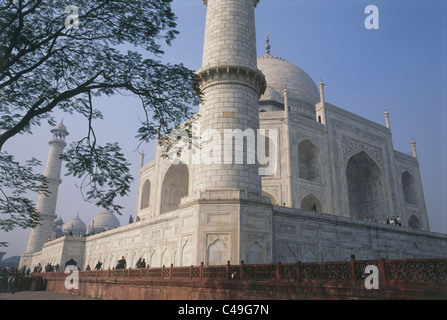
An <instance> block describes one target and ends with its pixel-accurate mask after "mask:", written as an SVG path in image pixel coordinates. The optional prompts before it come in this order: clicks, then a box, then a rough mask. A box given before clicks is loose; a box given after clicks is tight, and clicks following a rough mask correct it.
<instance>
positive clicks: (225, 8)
mask: <svg viewBox="0 0 447 320" xmlns="http://www.w3.org/2000/svg"><path fill="white" fill-rule="evenodd" d="M258 2H259V0H203V3H204V4H205V5H206V6H207V15H206V25H205V40H204V50H203V61H202V68H201V69H200V70H199V71H198V72H197V73H198V75H199V77H200V88H201V90H202V93H203V103H202V104H201V105H200V109H199V114H200V138H201V139H202V145H201V150H200V163H199V164H198V168H197V170H196V175H195V183H194V189H195V191H205V190H230V189H231V190H240V191H245V192H249V193H258V194H260V193H261V176H260V175H259V172H258V168H259V166H258V164H257V161H255V159H256V147H255V145H253V144H252V143H253V140H252V139H251V138H247V136H250V137H253V134H254V138H255V139H256V137H257V136H256V135H257V130H258V129H259V108H258V101H259V98H260V96H261V95H262V94H263V93H264V91H265V87H266V81H265V77H264V75H263V74H262V73H261V72H260V71H259V70H258V69H257V56H256V32H255V7H256V5H257V4H258ZM237 132H240V133H243V135H244V138H242V139H241V140H243V141H247V140H250V139H251V140H250V141H249V142H244V143H243V144H244V146H243V147H244V148H243V150H244V151H243V152H242V149H239V151H238V150H236V149H237V148H238V147H242V146H241V143H239V142H241V140H239V141H238V138H239V139H240V138H241V137H242V135H241V134H239V135H237ZM213 133H214V134H213ZM217 133H218V134H217ZM235 135H237V136H238V137H237V138H236V139H235V140H234V141H235V142H233V143H232V141H233V139H232V136H233V137H234V136H235ZM219 136H220V140H221V141H216V140H218V139H219V138H217V137H219ZM216 138H217V139H216ZM207 140H212V141H211V144H214V145H215V146H216V147H214V148H211V147H210V144H209V142H208V141H207ZM207 143H208V146H207V145H206V144H207ZM254 143H255V142H254ZM210 149H212V150H213V151H216V150H219V151H222V154H219V151H216V152H215V153H216V154H214V153H213V159H210V157H209V155H210ZM223 172H225V174H223ZM219 176H221V178H222V179H219Z"/></svg>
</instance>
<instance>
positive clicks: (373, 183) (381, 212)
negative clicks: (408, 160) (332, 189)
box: [346, 151, 388, 220]
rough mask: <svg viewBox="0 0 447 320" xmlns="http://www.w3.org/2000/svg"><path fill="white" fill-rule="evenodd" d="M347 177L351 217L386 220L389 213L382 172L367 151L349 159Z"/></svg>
mask: <svg viewBox="0 0 447 320" xmlns="http://www.w3.org/2000/svg"><path fill="white" fill-rule="evenodd" d="M346 179H347V187H348V198H349V211H350V215H351V217H354V218H359V219H372V220H385V219H386V218H387V216H388V213H387V206H386V203H385V191H384V185H383V178H382V172H381V171H380V169H379V167H378V166H377V164H376V163H375V162H374V160H372V159H371V157H369V155H368V154H367V153H366V152H364V151H361V152H359V153H357V154H355V155H353V156H352V157H351V158H350V159H349V161H348V163H347V166H346Z"/></svg>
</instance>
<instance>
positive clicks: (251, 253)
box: [247, 241, 264, 264]
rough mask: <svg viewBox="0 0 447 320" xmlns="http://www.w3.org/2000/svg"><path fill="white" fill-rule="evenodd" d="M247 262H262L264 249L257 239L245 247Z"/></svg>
mask: <svg viewBox="0 0 447 320" xmlns="http://www.w3.org/2000/svg"><path fill="white" fill-rule="evenodd" d="M247 263H248V264H261V263H264V249H263V248H262V246H261V245H260V243H259V242H258V241H254V242H253V243H252V244H251V245H250V246H249V247H248V249H247Z"/></svg>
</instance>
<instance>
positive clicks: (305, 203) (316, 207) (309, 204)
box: [301, 194, 323, 212]
mask: <svg viewBox="0 0 447 320" xmlns="http://www.w3.org/2000/svg"><path fill="white" fill-rule="evenodd" d="M301 210H303V211H314V212H323V206H322V205H321V202H320V200H318V198H317V197H316V196H314V195H313V194H309V195H307V196H306V197H304V198H303V200H302V201H301Z"/></svg>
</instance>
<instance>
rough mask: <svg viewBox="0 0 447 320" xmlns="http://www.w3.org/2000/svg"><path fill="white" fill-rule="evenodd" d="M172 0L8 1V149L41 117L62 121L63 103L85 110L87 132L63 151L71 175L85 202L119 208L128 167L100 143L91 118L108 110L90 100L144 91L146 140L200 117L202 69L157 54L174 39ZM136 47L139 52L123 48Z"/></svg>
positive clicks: (4, 131) (3, 132) (4, 18)
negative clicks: (196, 111) (72, 9)
mask: <svg viewBox="0 0 447 320" xmlns="http://www.w3.org/2000/svg"><path fill="white" fill-rule="evenodd" d="M171 2H172V0H95V1H93V0H75V1H71V2H65V1H56V0H3V1H0V151H1V150H2V147H3V145H4V143H5V142H6V141H8V140H9V139H11V138H12V137H14V136H15V135H16V134H23V133H31V132H32V130H33V127H34V126H36V125H41V124H42V122H43V121H45V122H48V123H49V124H51V125H54V124H55V119H54V118H53V116H52V111H53V110H55V109H56V108H57V109H60V110H63V111H64V112H68V113H79V114H81V115H83V116H85V118H86V123H88V130H86V131H87V132H86V137H85V138H84V139H83V140H82V141H79V142H78V143H74V144H72V145H71V147H70V149H69V150H68V151H67V155H66V156H65V157H64V159H65V160H66V161H67V168H68V170H69V173H70V174H73V175H75V176H78V177H82V179H83V183H82V184H81V186H82V187H86V186H88V187H90V188H91V189H90V190H89V191H87V192H86V199H87V200H89V201H94V202H95V203H96V204H97V205H100V206H103V207H109V206H111V207H113V208H114V209H115V210H119V209H120V207H119V206H116V205H114V199H115V197H117V196H122V195H125V194H126V193H127V192H128V191H129V188H130V182H131V180H132V179H131V177H130V176H129V174H128V169H127V168H128V165H129V164H128V163H127V161H126V159H125V158H124V156H123V155H122V154H121V153H120V152H119V147H118V146H117V145H116V144H114V143H111V144H107V145H105V146H103V147H102V146H99V145H97V144H96V136H95V133H94V128H93V126H92V120H93V119H98V118H102V114H103V113H105V112H107V109H106V108H102V109H101V110H98V109H95V107H94V105H93V99H92V97H98V96H112V95H115V94H132V95H135V96H137V97H139V98H140V101H141V106H142V108H143V111H144V114H145V115H146V118H145V119H144V120H142V123H141V126H140V128H137V130H136V137H137V139H138V140H139V141H140V142H141V143H142V142H147V141H149V140H151V139H154V138H156V137H157V136H158V135H165V134H168V133H169V132H170V130H172V129H173V128H175V127H176V126H178V125H179V124H180V123H181V122H182V121H184V120H185V119H187V118H189V117H190V116H192V106H193V105H197V104H198V102H199V99H200V93H199V90H198V89H197V79H196V75H195V74H194V72H193V71H191V70H189V69H187V68H185V67H184V66H183V65H181V64H180V65H171V64H163V63H161V62H160V61H158V60H157V59H159V57H160V56H161V55H162V54H163V51H162V50H161V48H162V45H164V44H168V45H169V44H171V42H172V41H173V40H174V38H175V35H176V34H177V33H178V31H177V30H175V28H176V23H175V19H176V17H175V15H174V13H173V12H172V10H171ZM68 5H74V6H76V7H77V8H78V14H79V17H78V21H79V27H78V28H67V26H66V24H67V23H68V25H69V26H70V25H72V24H73V22H74V20H73V19H71V18H69V15H70V13H65V8H66V7H67V6H68ZM129 45H131V46H134V47H136V48H137V49H138V50H139V51H138V52H137V51H130V50H123V48H124V47H125V46H127V47H128V46H129ZM141 52H144V55H143V54H142V53H141ZM8 159H9V160H8ZM7 161H12V160H11V159H10V158H7V157H5V158H2V165H4V166H7ZM30 165H31V164H29V165H28V166H24V167H23V169H24V170H25V168H27V169H30ZM5 168H6V167H5ZM0 174H4V173H3V172H2V173H0ZM25 180H26V179H25ZM33 181H34V182H36V181H35V180H33ZM4 183H5V182H4V180H2V185H1V187H2V188H6V185H5V184H4ZM24 186H28V187H30V185H29V184H24ZM9 187H12V188H13V189H14V188H17V186H12V185H9ZM34 189H35V188H30V189H28V190H33V191H36V190H34ZM16 190H20V189H16ZM22 200H24V199H22ZM10 201H11V200H10ZM30 205H31V204H30V203H27V202H26V201H23V206H25V207H26V208H27V209H26V210H25V207H23V206H19V205H18V203H17V201H16V206H15V208H16V209H15V210H17V213H18V214H19V215H22V214H25V213H27V214H30V211H29V208H28V207H29V206H30ZM4 208H5V207H1V208H0V210H4ZM8 210H9V209H8ZM30 226H31V224H30Z"/></svg>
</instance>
